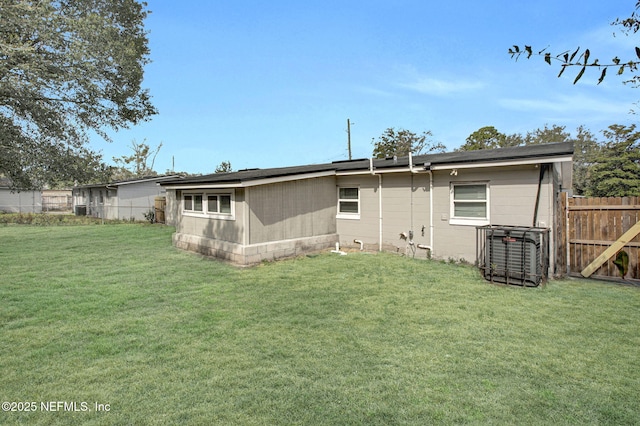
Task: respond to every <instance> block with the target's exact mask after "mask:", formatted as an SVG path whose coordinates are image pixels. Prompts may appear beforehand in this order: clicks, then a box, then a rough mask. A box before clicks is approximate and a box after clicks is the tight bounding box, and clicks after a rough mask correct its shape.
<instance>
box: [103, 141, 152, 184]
mask: <svg viewBox="0 0 640 426" xmlns="http://www.w3.org/2000/svg"><path fill="white" fill-rule="evenodd" d="M145 141H146V139H145ZM130 148H131V149H132V150H133V154H131V155H123V156H121V157H120V158H117V157H113V162H114V163H116V164H117V165H118V169H117V170H116V172H115V174H114V176H113V178H115V179H117V180H122V179H128V178H134V177H144V176H156V175H157V174H158V173H156V172H155V171H154V170H153V166H154V164H155V162H156V156H157V155H158V153H159V152H160V148H162V142H160V143H159V144H158V146H157V147H156V148H155V149H151V148H150V147H149V145H147V144H146V143H145V142H141V143H137V142H136V141H135V140H133V141H131V146H130Z"/></svg>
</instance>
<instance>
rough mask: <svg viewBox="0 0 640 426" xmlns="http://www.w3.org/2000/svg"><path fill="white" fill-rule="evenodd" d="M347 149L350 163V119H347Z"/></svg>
mask: <svg viewBox="0 0 640 426" xmlns="http://www.w3.org/2000/svg"><path fill="white" fill-rule="evenodd" d="M353 124H355V123H353ZM347 147H348V148H349V161H351V121H350V120H349V119H348V118H347Z"/></svg>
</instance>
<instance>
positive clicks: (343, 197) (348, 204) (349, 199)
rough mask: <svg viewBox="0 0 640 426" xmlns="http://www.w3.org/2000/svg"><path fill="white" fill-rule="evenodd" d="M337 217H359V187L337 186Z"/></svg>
mask: <svg viewBox="0 0 640 426" xmlns="http://www.w3.org/2000/svg"><path fill="white" fill-rule="evenodd" d="M338 218H341V219H359V218H360V189H359V188H338Z"/></svg>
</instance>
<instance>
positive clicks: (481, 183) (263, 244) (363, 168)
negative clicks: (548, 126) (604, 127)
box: [161, 143, 573, 272]
mask: <svg viewBox="0 0 640 426" xmlns="http://www.w3.org/2000/svg"><path fill="white" fill-rule="evenodd" d="M572 155H573V145H572V144H570V143H557V144H544V145H531V146H523V147H513V148H502V149H496V150H481V151H466V152H453V153H442V154H429V155H419V156H413V157H403V158H396V159H384V160H377V159H364V160H353V161H340V162H334V163H331V164H318V165H307V166H297V167H284V168H273V169H263V170H261V169H252V170H241V171H238V172H231V173H218V174H211V175H207V176H199V177H193V178H186V179H181V180H169V181H163V182H162V183H161V185H162V186H164V187H165V188H166V189H167V211H166V214H167V222H168V223H171V224H173V225H175V226H176V233H175V234H174V236H173V242H174V244H175V245H176V246H177V247H180V248H183V249H187V250H191V251H195V252H199V253H203V254H205V255H210V256H216V257H220V258H224V259H228V260H231V261H233V262H235V263H239V264H254V263H257V262H260V261H262V260H272V259H277V258H281V257H288V256H293V255H297V254H300V253H304V252H307V251H311V250H317V249H326V248H332V247H334V246H335V244H336V243H339V245H340V247H341V248H343V247H352V248H364V249H367V250H381V251H382V250H385V251H393V252H401V253H409V254H410V255H412V256H416V257H423V258H426V257H428V256H433V257H434V258H440V259H455V260H466V261H469V262H473V261H474V260H475V257H476V226H481V225H488V224H500V225H514V226H533V225H535V226H539V227H548V228H551V229H552V230H553V229H554V225H555V224H556V219H557V218H556V216H555V215H556V208H555V207H556V200H557V194H558V193H559V192H560V191H566V190H569V189H570V188H571V173H572ZM534 221H535V224H534ZM554 237H555V233H554V232H551V235H550V246H551V253H553V252H554V243H555V240H554ZM553 267H554V265H553V257H552V258H551V268H550V270H551V271H552V272H553Z"/></svg>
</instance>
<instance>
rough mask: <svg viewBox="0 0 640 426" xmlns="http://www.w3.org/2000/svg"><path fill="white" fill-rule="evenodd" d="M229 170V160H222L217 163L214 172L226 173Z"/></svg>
mask: <svg viewBox="0 0 640 426" xmlns="http://www.w3.org/2000/svg"><path fill="white" fill-rule="evenodd" d="M231 170H232V169H231V162H230V161H223V162H222V163H220V164H218V166H217V167H216V171H215V173H227V172H230V171H231Z"/></svg>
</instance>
